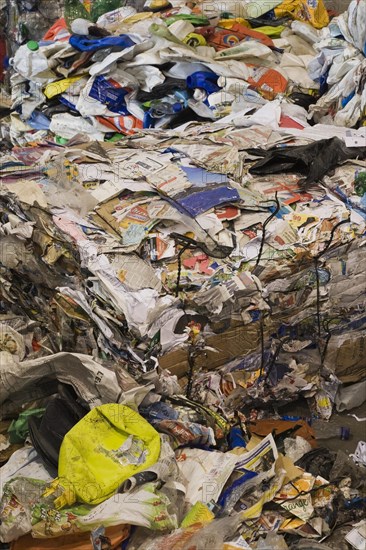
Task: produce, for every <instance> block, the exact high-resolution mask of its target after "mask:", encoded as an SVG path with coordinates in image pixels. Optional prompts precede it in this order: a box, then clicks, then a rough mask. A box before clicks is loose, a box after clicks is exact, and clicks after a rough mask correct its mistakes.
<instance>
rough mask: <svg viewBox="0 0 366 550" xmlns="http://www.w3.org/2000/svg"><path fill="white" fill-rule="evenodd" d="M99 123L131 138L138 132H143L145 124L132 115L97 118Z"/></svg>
mask: <svg viewBox="0 0 366 550" xmlns="http://www.w3.org/2000/svg"><path fill="white" fill-rule="evenodd" d="M95 118H96V119H97V121H98V122H100V123H101V124H103V125H104V126H107V128H110V130H111V131H112V132H119V133H122V134H126V135H127V136H130V135H132V134H134V133H135V132H136V131H137V130H142V128H143V127H144V126H143V122H142V120H139V119H138V118H136V117H134V116H132V115H117V116H114V117H102V116H96V117H95Z"/></svg>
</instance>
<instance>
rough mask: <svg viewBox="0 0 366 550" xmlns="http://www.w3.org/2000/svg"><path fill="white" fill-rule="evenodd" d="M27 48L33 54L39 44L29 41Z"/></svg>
mask: <svg viewBox="0 0 366 550" xmlns="http://www.w3.org/2000/svg"><path fill="white" fill-rule="evenodd" d="M27 47H28V48H29V49H30V50H32V52H35V51H37V50H38V49H39V44H38V42H37V41H36V40H29V42H27Z"/></svg>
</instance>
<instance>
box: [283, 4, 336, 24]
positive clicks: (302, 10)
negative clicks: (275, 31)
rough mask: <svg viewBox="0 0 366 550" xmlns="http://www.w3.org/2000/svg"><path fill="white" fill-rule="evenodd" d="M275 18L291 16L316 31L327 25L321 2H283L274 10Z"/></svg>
mask: <svg viewBox="0 0 366 550" xmlns="http://www.w3.org/2000/svg"><path fill="white" fill-rule="evenodd" d="M274 12H275V15H276V17H278V18H280V17H286V16H291V17H293V18H294V19H298V20H299V21H304V22H305V23H310V24H311V25H313V27H315V28H316V29H322V28H323V27H326V26H327V25H328V24H329V16H328V12H327V10H326V8H325V5H324V2H323V0H284V2H282V4H280V5H279V6H277V8H275V9H274Z"/></svg>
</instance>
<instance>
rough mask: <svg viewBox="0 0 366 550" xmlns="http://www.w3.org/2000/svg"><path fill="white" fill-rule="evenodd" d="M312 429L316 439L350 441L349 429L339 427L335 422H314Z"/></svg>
mask: <svg viewBox="0 0 366 550" xmlns="http://www.w3.org/2000/svg"><path fill="white" fill-rule="evenodd" d="M312 428H313V430H314V432H315V437H316V439H331V438H332V437H336V438H338V439H342V440H348V439H349V437H350V434H351V431H350V429H349V428H347V427H345V426H338V425H337V424H335V423H334V422H324V421H323V420H314V421H313V423H312Z"/></svg>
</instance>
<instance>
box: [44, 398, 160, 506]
mask: <svg viewBox="0 0 366 550" xmlns="http://www.w3.org/2000/svg"><path fill="white" fill-rule="evenodd" d="M159 455H160V437H159V434H158V432H157V431H156V430H155V429H154V428H153V427H152V426H151V425H150V424H149V423H148V422H147V421H146V420H145V419H144V418H143V417H142V416H140V415H139V414H138V413H137V412H135V411H134V410H132V409H130V408H129V407H126V406H125V405H117V404H108V405H101V406H100V407H96V408H95V409H93V410H91V411H90V412H89V413H88V414H87V415H86V416H85V417H84V418H82V419H81V420H80V422H78V423H77V424H76V425H75V426H74V427H73V428H72V429H71V430H70V431H69V432H68V433H67V434H66V436H65V438H64V440H63V442H62V445H61V449H60V455H59V465H58V474H59V477H58V478H57V479H56V480H55V481H54V482H53V484H52V486H51V488H50V490H49V491H47V494H52V493H56V496H57V497H58V498H56V500H55V503H54V504H55V506H56V507H57V508H62V507H63V506H65V505H70V504H72V503H73V502H75V501H78V502H84V503H87V504H99V503H100V502H103V501H104V500H106V499H107V498H109V497H110V496H112V495H113V494H114V493H115V492H116V491H117V489H118V488H119V486H120V485H121V484H122V483H123V482H124V481H125V480H126V479H128V478H129V477H131V476H133V475H135V474H137V473H138V472H140V471H142V470H145V469H146V468H148V467H149V466H151V465H152V464H154V463H155V462H156V461H157V460H158V458H159ZM60 491H61V494H60Z"/></svg>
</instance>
